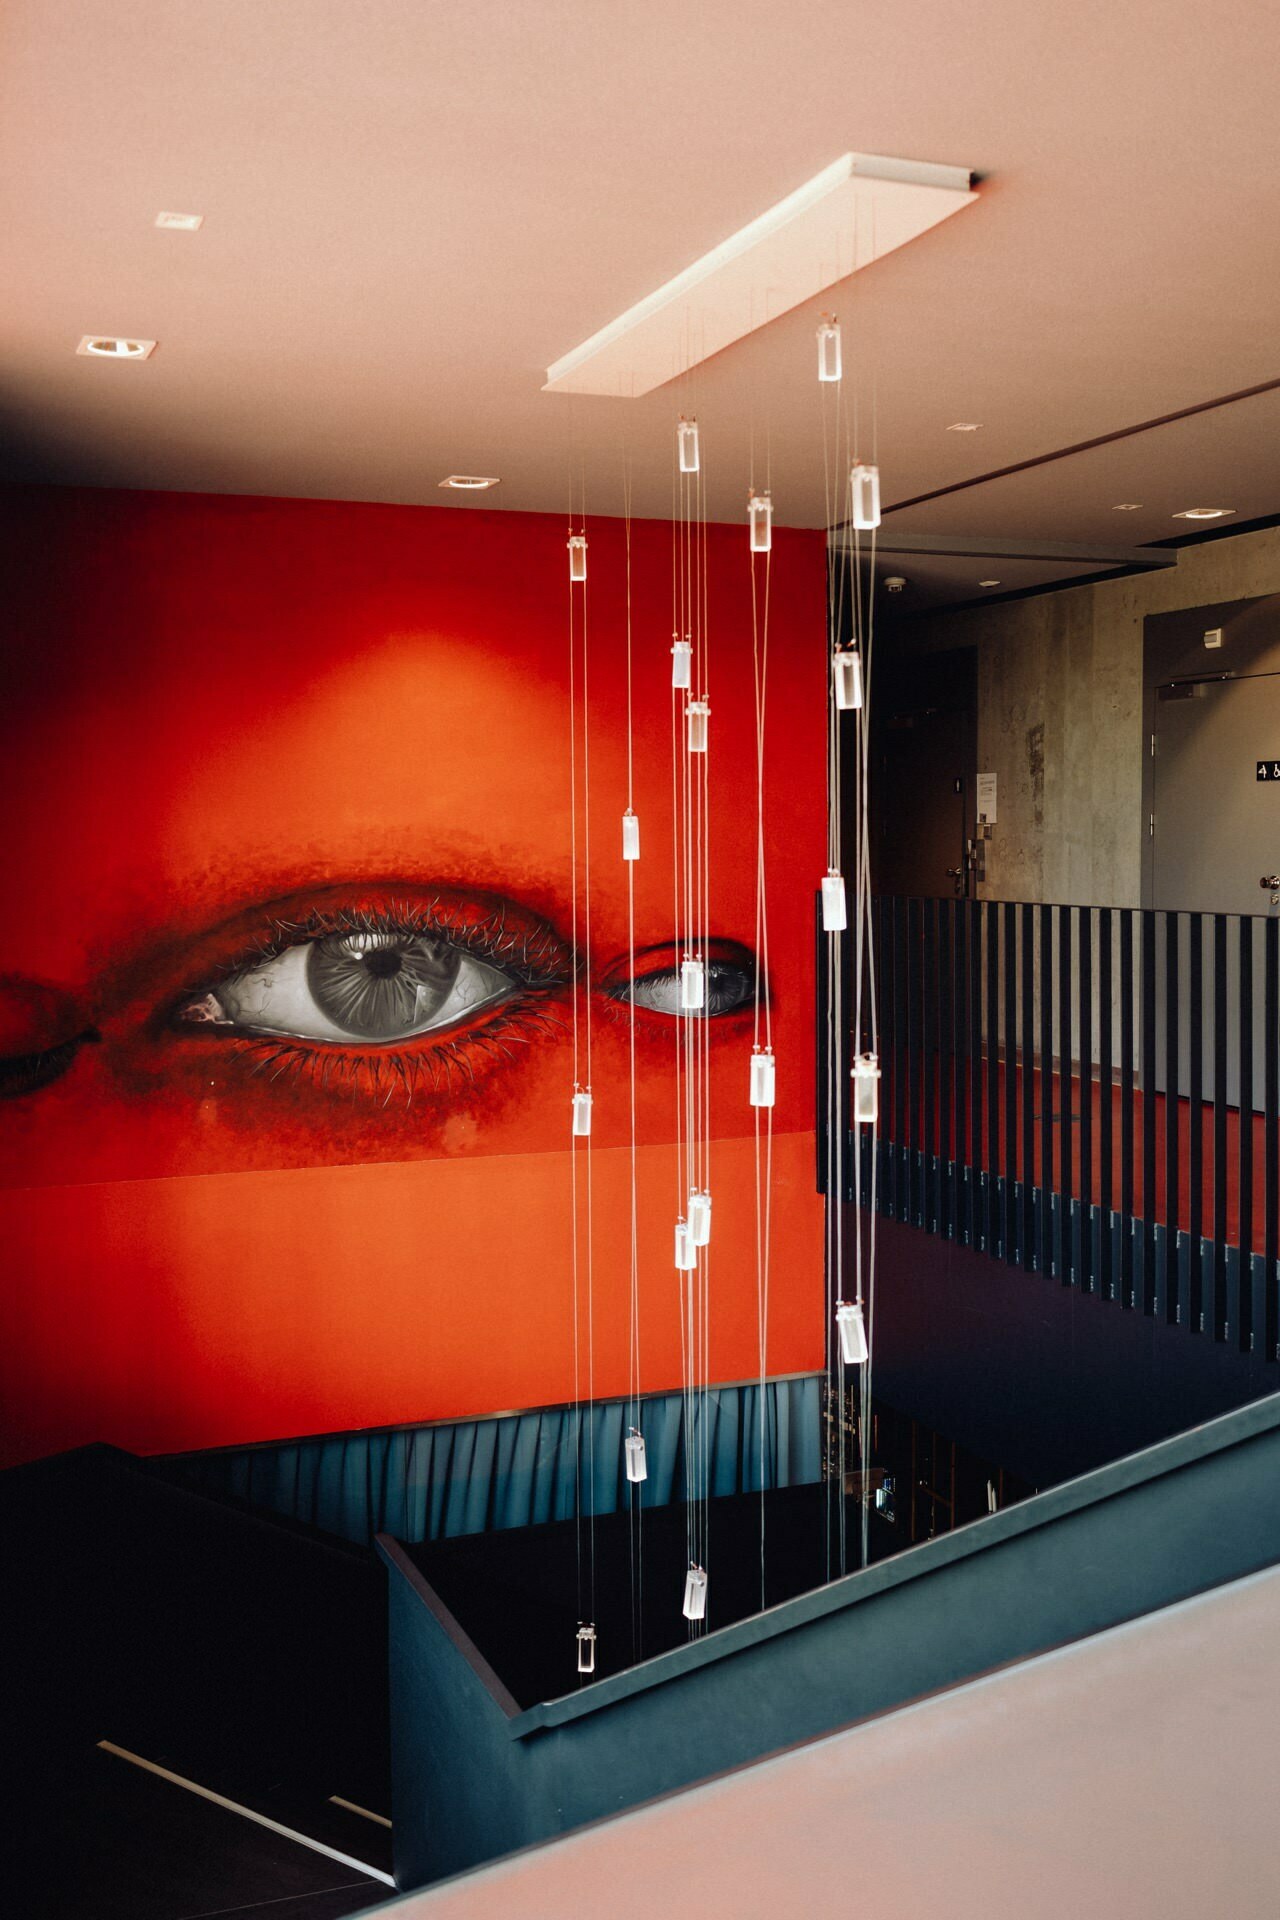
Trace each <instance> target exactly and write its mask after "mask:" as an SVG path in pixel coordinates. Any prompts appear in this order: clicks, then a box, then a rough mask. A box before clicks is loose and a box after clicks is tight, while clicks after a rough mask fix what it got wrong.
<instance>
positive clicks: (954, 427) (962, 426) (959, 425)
mask: <svg viewBox="0 0 1280 1920" xmlns="http://www.w3.org/2000/svg"><path fill="white" fill-rule="evenodd" d="M947 432H948V433H981V432H982V422H981V420H953V421H952V422H951V425H950V426H949V427H948V428H947Z"/></svg>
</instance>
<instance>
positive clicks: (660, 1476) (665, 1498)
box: [166, 1374, 821, 1545]
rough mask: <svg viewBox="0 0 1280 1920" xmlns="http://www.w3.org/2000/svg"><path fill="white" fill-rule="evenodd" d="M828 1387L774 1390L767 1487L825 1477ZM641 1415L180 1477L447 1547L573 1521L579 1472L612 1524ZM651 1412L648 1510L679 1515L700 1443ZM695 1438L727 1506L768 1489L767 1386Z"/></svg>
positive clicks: (570, 1414)
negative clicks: (459, 1537)
mask: <svg viewBox="0 0 1280 1920" xmlns="http://www.w3.org/2000/svg"><path fill="white" fill-rule="evenodd" d="M820 1388H821V1375H819V1374H805V1375H802V1376H800V1377H797V1378H792V1379H787V1380H770V1381H768V1382H767V1383H766V1385H765V1389H764V1447H763V1467H764V1472H763V1484H764V1485H765V1486H766V1487H788V1486H797V1485H799V1484H801V1483H802V1482H804V1481H811V1480H817V1479H818V1478H819V1477H820V1473H821V1419H820V1404H821V1403H820ZM629 1405H630V1403H629V1402H627V1401H624V1400H611V1401H606V1402H597V1403H596V1404H595V1405H594V1406H591V1407H586V1406H584V1407H583V1408H582V1409H581V1411H580V1413H579V1412H577V1411H575V1409H574V1408H573V1407H551V1408H544V1409H534V1410H533V1411H531V1412H528V1413H510V1414H503V1415H501V1416H499V1417H498V1418H496V1419H489V1420H460V1421H456V1422H454V1423H451V1424H449V1425H434V1426H423V1427H391V1428H386V1429H383V1430H382V1431H373V1432H365V1433H338V1434H321V1435H320V1436H318V1437H317V1438H314V1439H309V1440H289V1441H284V1442H281V1443H280V1444H278V1445H268V1446H256V1447H237V1448H227V1449H221V1450H219V1451H216V1452H202V1453H188V1454H180V1455H175V1456H173V1457H172V1458H170V1459H169V1460H168V1461H167V1462H166V1465H168V1466H169V1467H170V1468H171V1469H172V1470H173V1471H175V1472H177V1473H179V1474H180V1475H181V1477H182V1478H183V1479H184V1480H186V1481H188V1482H191V1483H193V1484H194V1485H196V1486H198V1487H200V1488H202V1489H203V1490H205V1491H206V1492H209V1493H229V1494H233V1495H235V1496H236V1497H237V1498H239V1499H241V1500H246V1501H248V1502H249V1503H250V1504H251V1505H253V1506H255V1507H263V1508H266V1509H267V1510H268V1511H269V1512H271V1513H281V1514H286V1515H288V1516H289V1517H290V1518H291V1519H294V1520H304V1521H306V1522H308V1523H309V1524H310V1525H311V1526H315V1527H321V1528H323V1529H324V1530H325V1531H326V1532H328V1533H336V1534H340V1535H341V1536H342V1538H343V1539H345V1540H353V1541H357V1542H359V1543H360V1544H362V1545H363V1544H365V1543H367V1542H368V1541H370V1540H371V1539H372V1538H373V1536H374V1534H375V1533H392V1534H395V1536H396V1537H397V1539H400V1540H435V1539H438V1538H440V1537H441V1536H442V1535H448V1534H455V1533H483V1532H485V1531H486V1530H487V1529H489V1528H491V1527H525V1526H530V1525H532V1524H533V1523H535V1522H537V1521H542V1520H568V1519H572V1517H573V1514H574V1511H575V1504H576V1503H575V1498H574V1489H575V1484H576V1483H577V1480H578V1476H579V1474H580V1475H581V1484H582V1511H583V1512H584V1513H590V1512H593V1511H594V1512H595V1513H612V1512H613V1511H614V1509H615V1508H617V1507H620V1506H623V1505H625V1504H626V1497H627V1496H626V1487H627V1482H626V1477H625V1474H624V1471H623V1465H622V1441H623V1436H624V1434H625V1432H626V1427H627V1414H628V1410H629ZM640 1405H641V1418H640V1428H641V1431H642V1432H643V1434H644V1439H645V1453H646V1458H647V1463H648V1469H649V1477H648V1479H647V1480H646V1481H645V1482H644V1483H643V1485H642V1487H641V1490H640V1491H641V1498H642V1502H643V1504H644V1505H645V1506H646V1507H650V1506H665V1505H666V1504H667V1503H668V1502H669V1501H672V1500H682V1499H683V1498H684V1497H685V1482H684V1461H685V1449H686V1446H687V1445H688V1442H689V1438H690V1436H689V1435H688V1434H687V1433H686V1430H685V1429H686V1419H685V1402H684V1396H683V1394H680V1393H661V1394H650V1395H648V1396H646V1397H645V1398H644V1399H643V1400H642V1401H641V1403H640ZM703 1419H705V1420H706V1422H707V1427H706V1431H705V1434H704V1433H703V1431H702V1426H701V1423H702V1421H703ZM693 1439H694V1440H695V1441H696V1442H698V1443H699V1444H702V1443H703V1442H705V1444H706V1448H707V1457H708V1458H709V1459H710V1463H711V1466H710V1472H711V1492H712V1493H713V1494H723V1493H750V1492H754V1491H755V1490H756V1489H758V1488H759V1487H760V1485H761V1484H762V1476H761V1432H760V1388H759V1386H758V1385H747V1386H738V1387H715V1388H713V1389H712V1390H711V1393H710V1394H709V1395H708V1397H707V1400H706V1402H705V1408H704V1407H702V1406H699V1405H698V1404H697V1403H695V1408H694V1415H693ZM593 1469H594V1471H593Z"/></svg>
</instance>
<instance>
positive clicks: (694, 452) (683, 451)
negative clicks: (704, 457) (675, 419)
mask: <svg viewBox="0 0 1280 1920" xmlns="http://www.w3.org/2000/svg"><path fill="white" fill-rule="evenodd" d="M676 447H677V449H678V450H679V455H680V471H681V473H696V472H697V471H698V464H699V462H698V423H697V421H696V420H695V419H694V418H693V416H692V415H689V414H683V413H682V414H681V415H680V421H679V424H678V425H677V427H676Z"/></svg>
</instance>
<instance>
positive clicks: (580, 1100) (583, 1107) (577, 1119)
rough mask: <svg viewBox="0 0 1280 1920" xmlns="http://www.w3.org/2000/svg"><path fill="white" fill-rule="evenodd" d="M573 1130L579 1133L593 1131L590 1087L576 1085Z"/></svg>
mask: <svg viewBox="0 0 1280 1920" xmlns="http://www.w3.org/2000/svg"><path fill="white" fill-rule="evenodd" d="M573 1130H574V1132H575V1133H579V1134H583V1133H590V1131H591V1089H590V1087H575V1088H574V1090H573Z"/></svg>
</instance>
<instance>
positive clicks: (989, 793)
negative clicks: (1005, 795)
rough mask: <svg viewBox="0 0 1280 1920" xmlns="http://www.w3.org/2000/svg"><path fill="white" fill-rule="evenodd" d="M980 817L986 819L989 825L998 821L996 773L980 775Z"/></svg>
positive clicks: (991, 825) (992, 825)
mask: <svg viewBox="0 0 1280 1920" xmlns="http://www.w3.org/2000/svg"><path fill="white" fill-rule="evenodd" d="M977 784H978V818H979V820H985V821H986V823H987V825H988V826H989V827H994V825H995V823H996V777H995V775H994V773H980V774H979V775H978V783H977Z"/></svg>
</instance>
